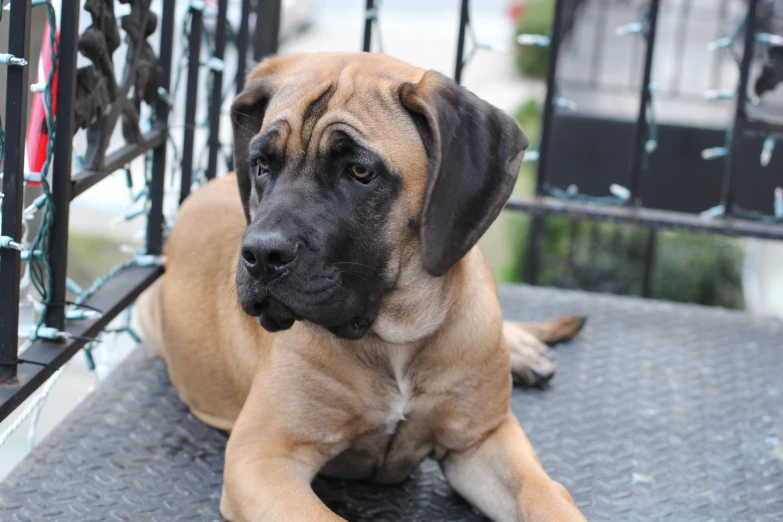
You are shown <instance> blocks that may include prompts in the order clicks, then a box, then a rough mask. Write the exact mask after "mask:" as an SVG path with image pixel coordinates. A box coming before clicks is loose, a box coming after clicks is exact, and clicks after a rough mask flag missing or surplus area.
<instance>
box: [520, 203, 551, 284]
mask: <svg viewBox="0 0 783 522" xmlns="http://www.w3.org/2000/svg"><path fill="white" fill-rule="evenodd" d="M544 219H545V218H544V216H541V215H539V214H533V215H532V216H531V218H530V228H529V229H528V234H529V235H528V240H527V251H526V256H525V271H524V274H522V276H523V279H522V280H523V281H524V282H525V283H527V284H529V285H535V284H538V272H539V265H540V262H541V247H542V246H543V245H542V244H541V243H542V242H543V241H544V236H545V235H546V234H545V232H546V221H544Z"/></svg>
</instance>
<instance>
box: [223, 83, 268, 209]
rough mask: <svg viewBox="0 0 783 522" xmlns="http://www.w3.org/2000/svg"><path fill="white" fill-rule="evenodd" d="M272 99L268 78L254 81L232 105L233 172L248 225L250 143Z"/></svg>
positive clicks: (259, 127) (259, 128)
mask: <svg viewBox="0 0 783 522" xmlns="http://www.w3.org/2000/svg"><path fill="white" fill-rule="evenodd" d="M271 96H272V84H271V81H270V80H268V79H262V80H257V81H254V82H252V83H249V84H248V85H246V86H245V88H244V90H243V91H242V92H241V93H240V94H239V95H238V96H237V97H236V98H235V99H234V103H232V104H231V125H232V128H233V131H234V170H235V171H236V175H237V183H238V184H239V196H240V198H242V207H243V208H244V210H245V218H246V219H247V222H248V223H250V206H249V201H250V190H251V183H252V182H251V165H250V162H249V159H248V156H249V154H250V140H251V139H253V136H255V135H256V134H258V132H259V131H260V130H261V123H262V122H263V121H264V113H265V112H266V106H267V104H268V103H269V98H270V97H271Z"/></svg>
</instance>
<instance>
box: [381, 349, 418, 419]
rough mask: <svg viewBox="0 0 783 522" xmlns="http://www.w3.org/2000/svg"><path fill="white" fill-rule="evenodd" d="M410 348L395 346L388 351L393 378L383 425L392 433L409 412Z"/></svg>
mask: <svg viewBox="0 0 783 522" xmlns="http://www.w3.org/2000/svg"><path fill="white" fill-rule="evenodd" d="M411 354H412V349H411V348H409V347H402V346H400V347H395V349H394V350H392V351H391V352H390V353H389V367H390V369H391V375H392V378H393V386H392V393H391V394H390V397H389V398H388V401H386V404H385V410H386V411H385V416H384V425H385V426H386V433H387V434H388V435H393V434H394V433H395V432H396V431H397V427H398V426H399V423H400V422H402V421H404V420H405V416H406V414H408V413H409V412H410V408H411V398H412V391H413V383H412V381H411V374H410V372H409V365H410V360H411Z"/></svg>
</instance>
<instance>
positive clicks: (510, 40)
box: [0, 0, 783, 478]
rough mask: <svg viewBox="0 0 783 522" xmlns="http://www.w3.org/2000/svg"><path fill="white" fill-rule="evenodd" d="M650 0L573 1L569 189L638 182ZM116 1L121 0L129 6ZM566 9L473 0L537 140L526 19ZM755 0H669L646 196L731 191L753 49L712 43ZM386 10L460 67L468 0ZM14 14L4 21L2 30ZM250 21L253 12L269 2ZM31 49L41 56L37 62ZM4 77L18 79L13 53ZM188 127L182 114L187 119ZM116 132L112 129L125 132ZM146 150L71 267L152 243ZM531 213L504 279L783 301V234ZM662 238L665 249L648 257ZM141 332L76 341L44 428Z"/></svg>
mask: <svg viewBox="0 0 783 522" xmlns="http://www.w3.org/2000/svg"><path fill="white" fill-rule="evenodd" d="M376 4H378V3H377V2H376ZM205 5H206V11H205V34H204V43H203V46H202V47H203V49H202V58H203V59H204V60H206V59H207V58H208V55H209V51H208V48H209V46H210V45H213V41H212V39H213V38H214V32H215V29H216V27H215V26H216V21H215V18H216V8H217V1H216V0H207V1H206V2H205ZM645 5H647V2H642V1H637V0H578V1H577V0H575V1H574V2H573V9H571V10H570V12H569V13H568V16H567V20H568V22H567V23H566V30H567V34H568V36H567V39H566V41H565V43H564V45H563V47H562V48H561V58H560V62H559V65H558V78H557V80H558V85H559V88H560V95H561V96H562V97H563V98H564V99H567V100H568V110H567V111H559V112H558V113H557V115H556V117H555V120H554V127H553V142H554V143H555V144H556V146H557V149H556V150H557V151H558V152H557V153H556V154H552V155H551V156H552V157H551V158H550V162H549V166H548V169H549V178H550V180H551V181H552V183H553V185H554V186H555V187H559V188H560V189H562V190H566V189H568V187H570V186H576V184H577V183H578V190H579V192H580V193H584V194H591V195H595V196H604V195H609V186H610V185H611V184H612V183H620V184H622V183H624V182H625V180H624V176H625V174H624V173H625V172H626V171H627V166H628V164H629V161H630V151H631V146H630V140H631V138H632V134H633V125H634V122H635V119H636V113H637V111H638V104H639V101H638V95H639V87H640V83H641V79H642V71H641V66H642V64H643V62H644V59H643V55H642V53H643V50H644V45H643V41H642V39H641V38H640V37H639V35H635V34H633V28H632V27H630V28H628V27H626V29H625V30H620V31H618V30H617V28H618V27H625V26H626V24H632V23H634V22H638V21H640V20H641V18H642V17H643V15H644V12H643V10H644V6H645ZM767 5H768V9H769V13H768V16H767V17H765V22H764V23H767V24H769V26H770V28H769V29H768V30H769V31H770V32H775V28H776V27H777V29H778V32H777V34H780V31H779V25H781V23H780V20H781V19H782V18H783V2H781V1H770V2H768V3H767ZM117 6H118V8H117V14H118V16H119V15H120V14H121V6H120V4H117ZM160 7H161V6H160V0H153V2H152V8H153V10H155V11H156V12H158V13H160ZM187 9H188V3H187V2H178V5H177V11H178V14H177V18H176V19H177V20H178V22H177V24H176V27H175V43H174V45H175V48H174V56H175V73H174V82H175V85H174V87H173V88H172V95H173V101H174V112H173V114H172V115H171V117H170V121H173V122H181V121H182V120H183V113H184V109H185V93H184V88H178V87H177V85H178V84H182V83H184V76H185V75H186V73H187V67H186V65H187V64H186V61H187V60H186V58H187V56H186V51H187V50H186V49H185V45H186V44H187V39H186V38H185V36H184V35H185V31H186V29H187V23H188V16H187ZM553 9H554V0H528V1H520V0H480V1H474V2H472V4H471V10H470V20H471V25H470V27H471V34H470V35H469V38H468V41H469V50H470V49H471V48H472V49H473V50H474V51H475V53H474V54H473V53H471V52H469V53H468V55H469V56H471V58H470V60H469V62H468V64H467V66H466V67H465V69H464V72H463V76H462V84H463V85H465V86H466V87H467V88H468V89H470V90H472V91H474V92H475V93H476V94H477V95H479V96H480V97H482V98H484V99H486V100H488V101H489V102H491V103H493V104H495V105H496V106H498V107H500V108H501V109H503V110H505V111H507V112H508V113H510V114H512V115H514V116H515V117H516V119H517V120H518V121H519V123H520V125H521V127H522V129H523V130H524V131H525V132H526V133H527V134H528V136H529V137H530V138H531V142H532V143H533V144H536V143H537V142H538V138H539V132H540V122H541V108H542V102H543V99H544V96H545V82H544V78H545V75H546V70H547V60H548V50H547V49H546V48H541V47H534V46H532V47H531V46H522V45H518V44H517V43H516V36H517V35H519V34H539V35H546V34H547V33H548V32H549V30H550V26H551V21H552V15H553ZM240 10H241V2H240V0H229V12H228V22H229V24H230V25H231V26H232V29H231V31H230V34H233V33H235V32H236V31H237V26H238V24H239V19H240ZM744 12H745V3H744V1H743V0H669V1H667V2H664V3H663V5H662V6H661V11H660V17H659V22H658V25H659V29H658V45H657V46H656V55H655V61H654V68H653V76H652V77H653V79H654V82H655V86H656V88H655V91H654V96H653V105H654V111H655V124H656V126H657V132H658V149H657V151H656V154H654V155H653V156H652V159H651V162H650V165H649V168H648V169H647V170H646V172H645V174H644V177H643V179H642V185H641V196H642V198H643V200H644V203H645V206H648V207H652V208H659V209H667V210H678V211H683V212H692V213H699V212H702V211H705V210H707V209H709V208H710V207H712V206H713V205H715V204H716V202H717V201H718V200H719V199H720V181H721V178H722V173H723V165H722V164H723V162H722V161H721V158H720V157H717V158H715V159H712V160H710V159H705V154H704V150H707V149H711V148H716V147H720V146H722V144H723V143H724V140H725V133H726V130H727V129H728V128H729V127H730V126H731V122H732V119H733V110H734V103H733V102H732V100H730V99H727V100H723V99H709V98H720V96H719V95H715V94H714V93H715V92H717V91H720V90H721V89H729V90H732V89H735V88H736V84H737V78H738V67H737V65H736V63H735V61H734V59H733V58H732V56H731V53H730V52H720V51H721V50H718V52H716V51H715V50H713V51H710V50H709V49H708V45H709V44H710V42H714V41H716V40H718V39H720V38H723V37H725V36H727V35H731V34H732V33H734V32H735V31H736V28H737V25H738V22H739V21H740V19H741V16H742V14H743V13H744ZM378 13H379V14H378V22H377V25H376V28H375V31H374V39H373V50H375V51H382V52H384V53H388V54H391V55H393V56H396V57H398V58H401V59H403V60H405V61H408V62H410V63H412V64H414V65H417V66H420V67H424V68H428V69H436V70H439V71H441V72H443V73H444V74H446V75H448V76H453V73H454V63H455V56H456V52H457V32H458V29H459V0H428V1H426V2H422V1H421V0H386V1H384V2H382V3H380V4H378ZM43 18H44V17H43V16H41V17H39V18H38V19H37V21H36V22H35V23H36V24H37V27H38V29H37V31H38V32H37V33H36V32H34V33H33V36H32V40H31V42H32V44H31V56H33V57H35V56H37V54H38V52H40V48H41V46H40V43H39V42H40V41H41V39H42V35H43V24H44V19H43ZM7 20H8V17H6V18H4V19H3V20H2V23H0V45H2V46H3V47H4V45H5V42H7V26H6V24H7ZM364 20H365V5H364V2H363V1H362V0H319V1H317V0H283V2H282V13H281V24H282V25H281V33H280V50H279V52H280V53H281V54H287V53H294V52H310V51H323V50H331V51H358V50H361V46H362V39H363V29H364ZM81 24H82V29H83V28H84V27H86V26H87V25H88V24H89V17H88V16H86V15H85V14H83V15H82V16H81ZM776 24H777V25H776ZM250 27H251V28H253V27H255V22H254V21H253V20H251V22H250ZM618 32H619V33H623V34H618ZM233 35H234V36H235V34H233ZM260 38H261V36H260V35H251V39H250V40H251V42H258V41H259V39H260ZM232 42H234V43H233V44H232ZM235 42H236V39H235V38H233V39H232V38H229V45H228V47H227V50H226V57H225V68H226V73H225V75H224V78H225V79H224V83H225V84H226V85H225V87H224V92H225V101H224V104H223V109H224V110H223V115H222V118H223V121H222V122H221V141H222V143H223V147H224V152H225V161H224V162H222V163H221V164H220V166H219V169H220V170H219V174H220V173H225V172H228V171H229V169H230V155H231V145H230V142H231V136H230V127H231V126H230V121H229V119H228V115H227V108H228V105H229V104H230V102H231V99H232V98H233V94H234V86H233V85H232V84H231V82H232V81H233V78H234V76H235V74H236V56H237V49H236V46H235ZM150 43H151V44H152V45H153V47H156V46H157V38H156V37H152V38H151V39H150ZM123 47H124V44H123ZM123 47H121V48H120V50H119V52H117V53H116V55H115V67H121V66H122V61H121V60H122V57H123V56H124V54H125V53H124V49H123ZM760 52H764V49H763V48H762V49H761V50H760ZM251 56H252V50H251ZM85 63H87V62H86V60H85ZM33 66H35V67H37V62H35V61H34V62H33ZM205 69H206V68H202V72H201V76H202V77H201V81H203V82H205V83H206V82H208V81H209V78H208V76H209V75H208V73H207V71H206V70H205ZM33 70H34V69H33ZM755 77H756V76H754V78H755ZM177 78H180V79H181V81H178V79H177ZM0 85H5V82H4V69H3V68H0ZM202 92H204V93H206V92H208V89H203V91H202ZM710 93H712V94H710ZM3 97H4V93H3ZM752 110H753V111H758V112H759V113H760V114H764V115H765V117H766V118H772V119H782V118H783V89H778V90H775V89H774V88H770V89H769V90H768V92H765V93H764V95H763V96H760V97H759V99H757V100H756V105H754V107H753V108H752ZM207 111H208V101H207V99H206V95H205V98H204V99H203V100H200V101H199V103H198V106H197V122H199V123H198V127H197V131H196V143H197V147H196V152H195V155H196V158H195V161H196V174H195V175H196V177H198V176H199V169H203V166H204V163H205V161H206V155H205V151H206V148H207V147H206V140H207V137H208V136H207V129H206V118H207ZM118 127H119V126H118ZM181 132H182V129H181V128H176V126H175V128H174V130H173V133H174V134H177V133H181ZM83 134H84V133H79V134H77V136H76V144H75V154H76V156H77V158H76V162H77V167H78V161H79V158H78V155H79V151H80V150H81V151H84V150H85V148H86V144H85V139H84V136H83ZM117 134H118V135H117V136H115V137H114V138H113V140H115V141H116V143H122V137H121V136H119V132H117ZM175 141H180V140H175ZM757 141H758V143H755V142H754V143H751V144H750V145H749V146H748V147H746V149H747V150H748V151H750V152H748V153H747V158H745V159H744V160H743V165H747V171H746V172H743V174H742V178H741V181H740V182H738V183H739V186H738V188H737V198H738V201H739V203H740V204H741V205H742V206H743V207H745V208H748V209H752V210H755V211H759V212H764V213H766V214H771V213H772V211H773V204H774V198H773V191H774V189H775V187H778V186H781V185H783V151H779V152H778V153H777V154H774V153H773V155H772V157H771V160H770V161H769V162H768V164H767V165H766V166H763V165H762V163H763V162H762V161H760V158H759V151H760V150H761V149H762V144H761V139H758V140H757ZM532 148H535V145H534V146H533V147H532ZM706 156H709V154H706ZM170 158H171V165H170V167H171V168H172V169H175V168H177V164H178V162H179V161H181V158H180V157H179V156H178V153H177V151H174V154H173V155H170ZM142 162H143V160H139V161H138V162H134V163H132V164H131V165H129V166H128V169H127V173H126V176H123V175H122V174H121V173H118V174H116V175H115V176H113V177H111V178H109V179H106V180H104V181H102V182H101V183H100V184H99V185H98V186H96V187H95V188H93V189H92V190H90V191H87V192H86V193H85V194H84V195H82V196H80V197H79V198H77V199H75V200H74V202H73V204H72V207H71V229H70V234H71V236H70V244H69V246H70V252H69V259H68V269H69V275H70V276H71V278H72V279H73V280H74V281H75V282H76V283H77V284H78V285H79V286H81V287H82V288H86V287H88V286H89V285H90V284H91V282H92V281H93V280H94V279H95V278H96V277H99V276H100V275H103V274H105V273H106V272H107V271H108V270H109V269H110V268H111V267H113V266H115V265H116V264H117V263H119V262H122V261H124V260H127V259H129V258H131V257H132V255H133V253H134V252H135V249H137V248H138V247H139V246H140V245H141V244H142V239H143V236H142V233H143V228H144V226H145V223H144V220H143V218H142V219H133V216H134V212H135V211H136V210H137V207H136V206H135V203H134V201H133V200H132V197H131V196H132V193H133V190H132V189H129V187H128V185H127V181H126V180H127V179H132V180H136V183H137V184H136V186H137V187H138V186H140V185H141V184H142V182H141V180H142V176H143V174H142V164H141V163H142ZM137 163H138V164H137ZM536 169H537V164H536V163H535V161H529V162H526V163H524V164H523V168H522V172H521V175H520V178H519V182H518V184H517V187H516V189H515V194H516V195H520V196H522V195H532V194H533V192H534V185H535V175H536V174H535V173H536ZM77 170H78V169H77ZM202 175H203V172H202ZM652 181H654V183H652ZM177 195H178V189H177V187H170V188H169V190H168V191H167V201H168V205H169V207H170V209H171V210H170V212H169V213H168V216H167V217H168V219H170V220H171V219H173V218H174V212H175V210H174V209H175V207H176V201H177ZM35 196H36V194H35V193H34V192H32V191H31V192H30V194H27V195H26V199H27V200H28V201H32V199H34V197H35ZM532 222H533V219H532V218H531V217H530V216H528V215H526V214H522V213H517V212H513V213H512V212H504V213H503V214H501V217H500V218H499V219H498V220H497V222H496V223H495V224H494V225H493V226H492V228H491V229H490V230H489V232H488V233H487V234H486V236H485V237H484V238H483V239H482V240H481V243H480V245H481V248H482V250H483V252H484V255H485V257H486V258H487V260H488V261H489V263H490V266H491V267H492V270H493V272H494V274H495V277H496V279H497V280H498V282H502V283H517V282H522V281H527V282H533V283H535V284H540V285H550V286H557V287H562V288H572V289H581V290H587V291H595V292H608V293H616V294H629V295H642V294H645V293H647V294H648V295H649V296H650V297H653V298H657V299H666V300H672V301H679V302H691V303H698V304H702V305H707V306H720V307H727V308H733V309H747V310H750V311H752V312H754V313H760V314H778V315H783V262H782V261H783V246H781V245H780V244H778V243H774V242H769V241H763V240H755V239H747V240H735V239H731V238H726V237H718V236H709V235H698V234H688V233H680V232H668V231H667V232H664V231H661V232H657V233H651V232H650V231H649V230H647V229H644V228H642V227H636V226H627V225H624V226H620V225H612V224H607V223H590V222H586V221H577V220H572V219H567V218H557V217H549V218H545V219H542V220H540V221H539V223H538V225H537V226H538V227H539V230H540V231H542V232H541V235H540V238H539V239H537V241H536V245H538V247H537V248H535V249H534V250H531V241H530V239H531V227H532V225H533V223H532ZM651 234H654V236H651ZM651 241H653V242H654V250H653V253H652V260H651V263H650V264H649V265H647V264H646V261H645V259H646V258H647V259H648V260H649V258H650V256H649V255H648V253H649V249H650V244H651ZM531 263H532V264H531ZM533 265H535V269H533V268H531V266H533ZM646 269H647V270H649V280H650V284H649V288H647V289H645V288H644V283H643V281H644V274H645V270H646ZM134 346H135V342H134V341H133V340H132V339H131V338H129V337H127V336H113V337H111V339H110V342H109V343H105V345H104V346H102V347H101V348H99V349H97V350H96V351H95V352H96V353H95V360H96V363H97V371H96V372H91V371H89V370H88V368H87V365H86V364H85V361H84V358H82V357H80V356H76V357H74V359H73V360H72V361H71V362H70V363H69V365H68V368H67V369H66V371H65V372H64V373H63V375H62V378H61V379H60V380H59V382H58V383H57V384H56V385H55V388H54V390H53V392H52V393H51V395H50V397H49V399H48V401H47V403H46V405H45V406H44V408H43V409H42V410H41V413H40V415H39V416H38V419H37V430H36V432H35V434H34V438H35V439H40V438H42V437H44V436H45V435H46V433H47V432H48V431H49V430H51V429H52V428H53V427H54V426H55V425H56V424H57V422H59V421H60V420H61V419H62V418H63V417H64V416H65V415H67V413H68V412H69V411H70V410H71V409H72V408H73V407H74V406H75V405H76V404H78V402H79V401H80V400H81V398H83V397H84V396H85V395H86V394H87V393H89V391H91V389H92V388H93V386H94V385H95V384H96V383H97V382H99V381H100V380H101V379H102V378H104V377H105V376H106V375H108V373H109V372H110V371H111V370H112V369H113V368H114V367H115V366H116V365H117V363H118V362H120V361H121V360H122V359H123V358H124V356H125V355H127V353H129V351H130V350H131V349H132V348H133V347H134ZM13 422H14V416H11V417H10V418H9V419H7V420H6V421H4V422H3V423H2V424H0V432H2V431H3V430H4V429H5V428H6V427H8V426H9V425H10V424H11V423H13ZM29 422H30V421H27V423H26V424H25V425H24V426H22V429H20V430H19V431H17V432H16V433H15V434H14V435H12V436H11V438H10V439H9V441H8V443H7V444H6V445H5V446H2V447H0V478H2V477H3V476H4V475H5V474H6V473H7V472H8V471H10V469H11V468H12V467H13V466H14V465H15V464H16V463H17V462H18V461H19V460H21V458H23V456H24V455H25V454H26V452H27V451H28V448H29V443H30V442H31V440H29V439H30V436H29V431H28V430H26V429H25V428H26V427H27V426H28V424H29Z"/></svg>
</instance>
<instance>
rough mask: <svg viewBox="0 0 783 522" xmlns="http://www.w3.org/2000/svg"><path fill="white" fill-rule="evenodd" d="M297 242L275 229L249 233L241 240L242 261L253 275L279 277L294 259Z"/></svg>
mask: <svg viewBox="0 0 783 522" xmlns="http://www.w3.org/2000/svg"><path fill="white" fill-rule="evenodd" d="M297 251H298V248H297V244H296V243H295V242H293V241H291V240H288V239H286V237H285V236H283V234H282V233H280V232H277V231H259V232H254V233H250V234H248V235H247V236H245V239H244V240H243V241H242V262H243V263H244V265H245V268H246V269H247V272H248V273H249V274H250V275H251V276H253V277H261V276H264V277H265V279H266V281H267V282H268V281H271V280H272V279H275V278H276V277H279V276H280V275H281V274H282V273H283V272H284V271H285V269H286V267H288V266H289V265H290V264H291V263H292V262H293V261H294V260H295V259H296V254H297Z"/></svg>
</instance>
